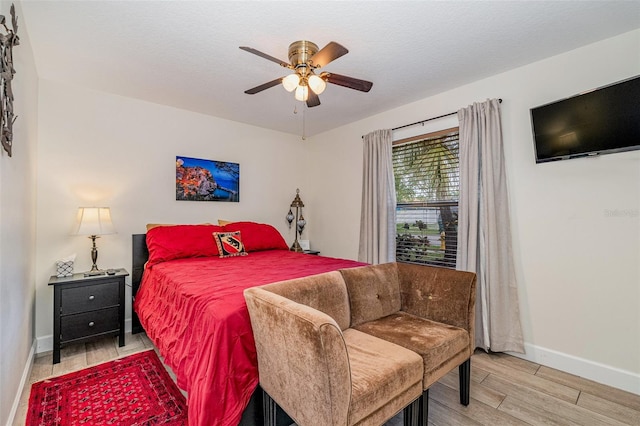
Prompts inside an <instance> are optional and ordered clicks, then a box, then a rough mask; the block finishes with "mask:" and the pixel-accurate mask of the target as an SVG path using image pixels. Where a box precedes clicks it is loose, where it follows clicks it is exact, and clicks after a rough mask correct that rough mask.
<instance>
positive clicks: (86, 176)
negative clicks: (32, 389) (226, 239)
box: [36, 80, 304, 351]
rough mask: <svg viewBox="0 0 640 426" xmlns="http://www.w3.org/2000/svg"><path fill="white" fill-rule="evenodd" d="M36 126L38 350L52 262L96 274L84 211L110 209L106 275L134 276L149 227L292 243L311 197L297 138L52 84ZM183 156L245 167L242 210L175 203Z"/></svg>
mask: <svg viewBox="0 0 640 426" xmlns="http://www.w3.org/2000/svg"><path fill="white" fill-rule="evenodd" d="M39 126H40V128H39V129H40V140H39V149H38V176H39V178H38V184H37V187H38V213H37V246H38V253H37V262H36V283H37V284H36V289H37V290H36V293H37V299H36V304H37V313H36V336H37V338H38V351H44V350H50V349H51V348H52V338H51V334H52V331H53V329H52V316H53V314H52V304H53V299H52V298H53V290H52V289H51V288H50V287H49V286H47V282H48V279H49V277H50V275H52V274H54V272H55V270H54V263H55V261H56V260H57V259H59V258H61V257H63V256H66V255H68V254H71V253H76V254H77V259H76V265H75V266H76V268H75V269H76V271H85V270H88V269H89V268H90V266H91V259H90V253H89V252H90V240H89V239H88V238H86V237H81V236H74V235H70V233H71V231H72V230H73V225H74V221H75V216H76V211H77V208H78V207H79V206H92V205H95V206H109V207H111V214H112V219H113V222H114V225H115V227H116V229H117V231H118V233H117V234H116V235H106V236H103V237H102V238H100V239H99V240H97V244H98V251H99V257H98V266H99V267H101V268H108V267H125V268H127V269H128V270H129V272H131V269H130V268H131V234H134V233H144V232H145V224H147V223H202V222H214V223H215V222H216V221H217V220H218V219H219V218H222V219H230V220H255V221H260V222H266V223H271V224H273V225H274V226H276V227H277V228H279V230H280V231H281V232H282V233H283V235H284V236H285V238H287V239H288V241H289V242H291V241H292V240H293V234H291V233H290V232H289V231H288V228H287V227H286V221H285V216H286V213H287V211H288V206H289V204H290V203H291V200H292V199H293V197H294V195H295V189H296V187H298V186H302V190H304V189H303V188H304V185H303V182H302V180H301V179H300V178H299V177H300V176H304V174H303V173H302V170H303V168H302V166H301V165H298V164H299V159H300V158H301V157H302V153H303V147H304V145H303V144H302V142H301V141H300V138H299V137H296V136H293V135H287V134H283V133H278V132H274V131H269V130H264V129H260V128H257V127H252V126H248V125H244V124H239V123H234V122H231V121H227V120H222V119H218V118H214V117H210V116H205V115H200V114H195V113H192V112H187V111H183V110H178V109H174V108H169V107H166V106H161V105H157V104H152V103H147V102H142V101H138V100H134V99H130V98H124V97H119V96H114V95H108V94H104V93H101V92H96V91H91V90H86V89H82V88H78V87H74V86H67V85H63V84H60V83H55V82H51V81H46V80H43V81H41V82H40V123H39ZM176 155H181V156H188V157H196V158H204V159H210V160H222V161H230V162H235V163H239V164H240V202H239V203H229V202H191V201H176V199H175V159H176ZM127 282H128V283H130V279H128V281H127ZM127 295H129V290H128V289H127ZM128 300H129V298H128ZM126 312H127V314H126V317H127V318H130V312H131V311H130V303H129V302H128V304H127V311H126Z"/></svg>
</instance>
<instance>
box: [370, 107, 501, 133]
mask: <svg viewBox="0 0 640 426" xmlns="http://www.w3.org/2000/svg"><path fill="white" fill-rule="evenodd" d="M498 102H500V103H502V99H498ZM457 113H458V111H454V112H450V113H448V114H442V115H439V116H437V117H431V118H427V119H425V120H420V121H416V122H415V123H411V124H405V125H404V126H398V127H394V128H393V129H391V130H392V131H394V130H399V129H404V128H405V127H411V126H415V125H417V124H423V123H426V122H427V121H432V120H437V119H438V118H443V117H448V116H450V115H453V114H457ZM362 137H363V138H364V135H363V136H362Z"/></svg>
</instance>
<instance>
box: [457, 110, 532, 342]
mask: <svg viewBox="0 0 640 426" xmlns="http://www.w3.org/2000/svg"><path fill="white" fill-rule="evenodd" d="M458 120H459V122H460V201H459V209H458V210H459V214H458V251H457V261H456V269H459V270H463V271H471V272H475V273H476V274H477V277H478V278H477V279H478V283H477V292H476V296H477V297H476V336H475V339H476V347H479V348H483V349H484V350H487V351H488V350H492V351H494V352H503V351H514V352H520V353H524V344H523V338H522V326H521V323H520V308H519V304H518V289H517V284H516V278H515V272H514V266H513V265H514V263H513V253H512V247H511V222H510V219H509V199H508V194H507V180H506V174H505V164H504V153H503V144H502V125H501V118H500V103H499V101H498V99H492V100H487V101H486V102H482V103H474V104H473V105H470V106H468V107H467V108H463V109H461V110H459V111H458Z"/></svg>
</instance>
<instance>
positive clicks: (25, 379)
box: [7, 340, 36, 426]
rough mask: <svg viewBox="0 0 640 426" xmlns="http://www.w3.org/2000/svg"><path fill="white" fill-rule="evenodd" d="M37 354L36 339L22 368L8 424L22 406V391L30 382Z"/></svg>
mask: <svg viewBox="0 0 640 426" xmlns="http://www.w3.org/2000/svg"><path fill="white" fill-rule="evenodd" d="M35 356H36V341H35V340H34V341H33V343H32V344H31V350H30V351H29V356H28V357H27V363H26V364H25V366H24V369H23V370H22V377H21V378H20V386H18V392H17V393H16V397H15V399H14V400H13V405H12V406H11V412H10V413H9V420H8V421H7V426H11V425H12V424H13V423H14V422H13V421H14V419H15V417H16V413H17V412H18V407H20V397H21V396H22V391H23V390H24V387H25V385H28V384H29V377H30V376H31V369H32V368H33V359H34V358H35Z"/></svg>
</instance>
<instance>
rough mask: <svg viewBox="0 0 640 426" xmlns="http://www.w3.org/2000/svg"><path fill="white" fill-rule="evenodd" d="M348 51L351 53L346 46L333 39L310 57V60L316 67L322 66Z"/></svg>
mask: <svg viewBox="0 0 640 426" xmlns="http://www.w3.org/2000/svg"><path fill="white" fill-rule="evenodd" d="M347 53H349V51H348V50H347V48H346V47H344V46H342V45H340V44H338V43H336V42H335V41H332V42H330V43H329V44H327V45H326V46H325V47H323V48H322V49H320V50H318V52H316V54H315V55H313V56H312V57H311V58H310V59H309V62H311V63H312V64H313V66H314V67H318V68H320V67H324V66H325V65H327V64H328V63H329V62H331V61H334V60H336V59H338V58H339V57H341V56H344V55H346V54H347Z"/></svg>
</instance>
